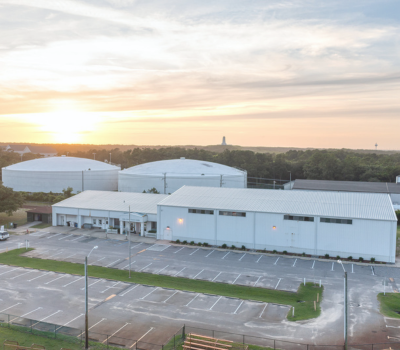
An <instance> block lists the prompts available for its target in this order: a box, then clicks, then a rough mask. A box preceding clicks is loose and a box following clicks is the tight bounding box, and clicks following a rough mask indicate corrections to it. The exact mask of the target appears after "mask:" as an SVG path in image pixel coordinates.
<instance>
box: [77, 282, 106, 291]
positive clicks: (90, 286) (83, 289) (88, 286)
mask: <svg viewBox="0 0 400 350" xmlns="http://www.w3.org/2000/svg"><path fill="white" fill-rule="evenodd" d="M100 281H101V280H97V281H96V282H93V283H92V284H89V285H88V287H91V286H93V285H95V284H96V283H99V282H100ZM84 289H85V288H81V290H84Z"/></svg>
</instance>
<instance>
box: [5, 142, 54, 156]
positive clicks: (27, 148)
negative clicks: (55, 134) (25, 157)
mask: <svg viewBox="0 0 400 350" xmlns="http://www.w3.org/2000/svg"><path fill="white" fill-rule="evenodd" d="M4 150H5V151H7V152H15V153H18V154H25V153H35V154H40V155H42V156H44V157H55V156H56V155H57V151H56V150H55V149H54V148H53V147H51V146H41V145H14V144H13V145H7V146H6V147H5V148H4Z"/></svg>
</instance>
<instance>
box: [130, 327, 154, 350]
mask: <svg viewBox="0 0 400 350" xmlns="http://www.w3.org/2000/svg"><path fill="white" fill-rule="evenodd" d="M153 329H154V328H153V327H151V328H150V329H149V330H148V331H147V332H146V333H145V334H143V335H142V336H141V337H140V339H138V340H137V341H135V342H134V343H133V344H132V345H131V346H130V347H129V349H132V348H133V347H134V346H135V345H136V344H137V342H139V341H141V340H142V339H143V338H144V337H145V336H146V335H147V334H149V333H150V332H151V331H152V330H153Z"/></svg>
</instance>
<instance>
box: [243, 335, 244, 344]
mask: <svg viewBox="0 0 400 350" xmlns="http://www.w3.org/2000/svg"><path fill="white" fill-rule="evenodd" d="M243 345H244V334H243Z"/></svg>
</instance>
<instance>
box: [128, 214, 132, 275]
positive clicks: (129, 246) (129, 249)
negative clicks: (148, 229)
mask: <svg viewBox="0 0 400 350" xmlns="http://www.w3.org/2000/svg"><path fill="white" fill-rule="evenodd" d="M128 230H129V243H128V254H129V255H128V256H129V278H131V206H129V225H128Z"/></svg>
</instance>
